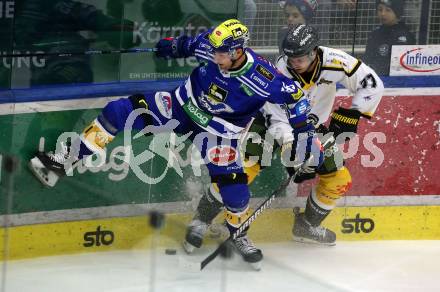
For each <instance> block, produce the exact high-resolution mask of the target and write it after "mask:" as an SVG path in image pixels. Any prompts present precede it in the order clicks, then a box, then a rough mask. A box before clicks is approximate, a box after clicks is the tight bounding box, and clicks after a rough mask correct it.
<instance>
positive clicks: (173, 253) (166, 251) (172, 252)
mask: <svg viewBox="0 0 440 292" xmlns="http://www.w3.org/2000/svg"><path fill="white" fill-rule="evenodd" d="M165 254H167V255H175V254H177V250H175V249H172V248H167V249H166V250H165Z"/></svg>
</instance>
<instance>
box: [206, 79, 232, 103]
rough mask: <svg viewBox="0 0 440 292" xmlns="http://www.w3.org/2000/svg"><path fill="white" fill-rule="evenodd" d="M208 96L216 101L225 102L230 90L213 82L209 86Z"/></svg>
mask: <svg viewBox="0 0 440 292" xmlns="http://www.w3.org/2000/svg"><path fill="white" fill-rule="evenodd" d="M208 96H209V97H210V98H211V99H213V100H214V101H216V102H224V101H225V100H226V97H227V96H228V91H227V90H226V89H223V88H221V87H220V86H218V85H217V84H214V83H211V85H209V88H208Z"/></svg>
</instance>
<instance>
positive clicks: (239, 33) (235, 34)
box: [231, 27, 245, 38]
mask: <svg viewBox="0 0 440 292" xmlns="http://www.w3.org/2000/svg"><path fill="white" fill-rule="evenodd" d="M231 32H232V36H233V37H234V38H239V37H241V36H242V35H243V34H244V33H245V31H243V30H242V29H241V27H237V28H234V29H233V30H232V31H231Z"/></svg>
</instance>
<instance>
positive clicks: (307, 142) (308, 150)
mask: <svg viewBox="0 0 440 292" xmlns="http://www.w3.org/2000/svg"><path fill="white" fill-rule="evenodd" d="M309 112H310V105H309V103H308V101H307V100H305V99H303V100H301V101H299V102H298V103H296V104H295V105H294V106H293V107H291V108H289V122H290V124H291V125H292V127H293V136H294V140H293V141H292V142H291V143H287V144H285V145H283V146H282V148H281V158H282V162H283V164H284V165H285V166H286V167H287V170H288V171H289V173H290V174H291V175H292V174H293V173H296V175H295V178H294V182H295V183H301V182H303V181H305V180H308V179H313V178H314V177H315V176H316V170H317V169H318V168H319V167H320V166H321V164H322V162H323V161H324V149H323V147H322V145H321V142H320V141H319V139H318V136H317V134H316V131H315V124H316V123H317V122H318V117H317V116H315V115H313V114H308V113H309ZM287 157H290V159H287V160H286V158H287ZM291 158H294V160H293V163H292V161H291Z"/></svg>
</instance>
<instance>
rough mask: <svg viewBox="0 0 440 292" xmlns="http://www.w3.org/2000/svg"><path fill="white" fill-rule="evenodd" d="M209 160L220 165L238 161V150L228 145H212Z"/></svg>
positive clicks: (208, 153)
mask: <svg viewBox="0 0 440 292" xmlns="http://www.w3.org/2000/svg"><path fill="white" fill-rule="evenodd" d="M207 155H208V159H209V162H211V163H212V164H215V165H219V166H226V165H229V164H232V163H234V162H235V161H237V157H238V155H237V150H236V149H235V148H234V147H231V146H228V145H218V146H215V147H212V148H211V149H209V150H208V152H207Z"/></svg>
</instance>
